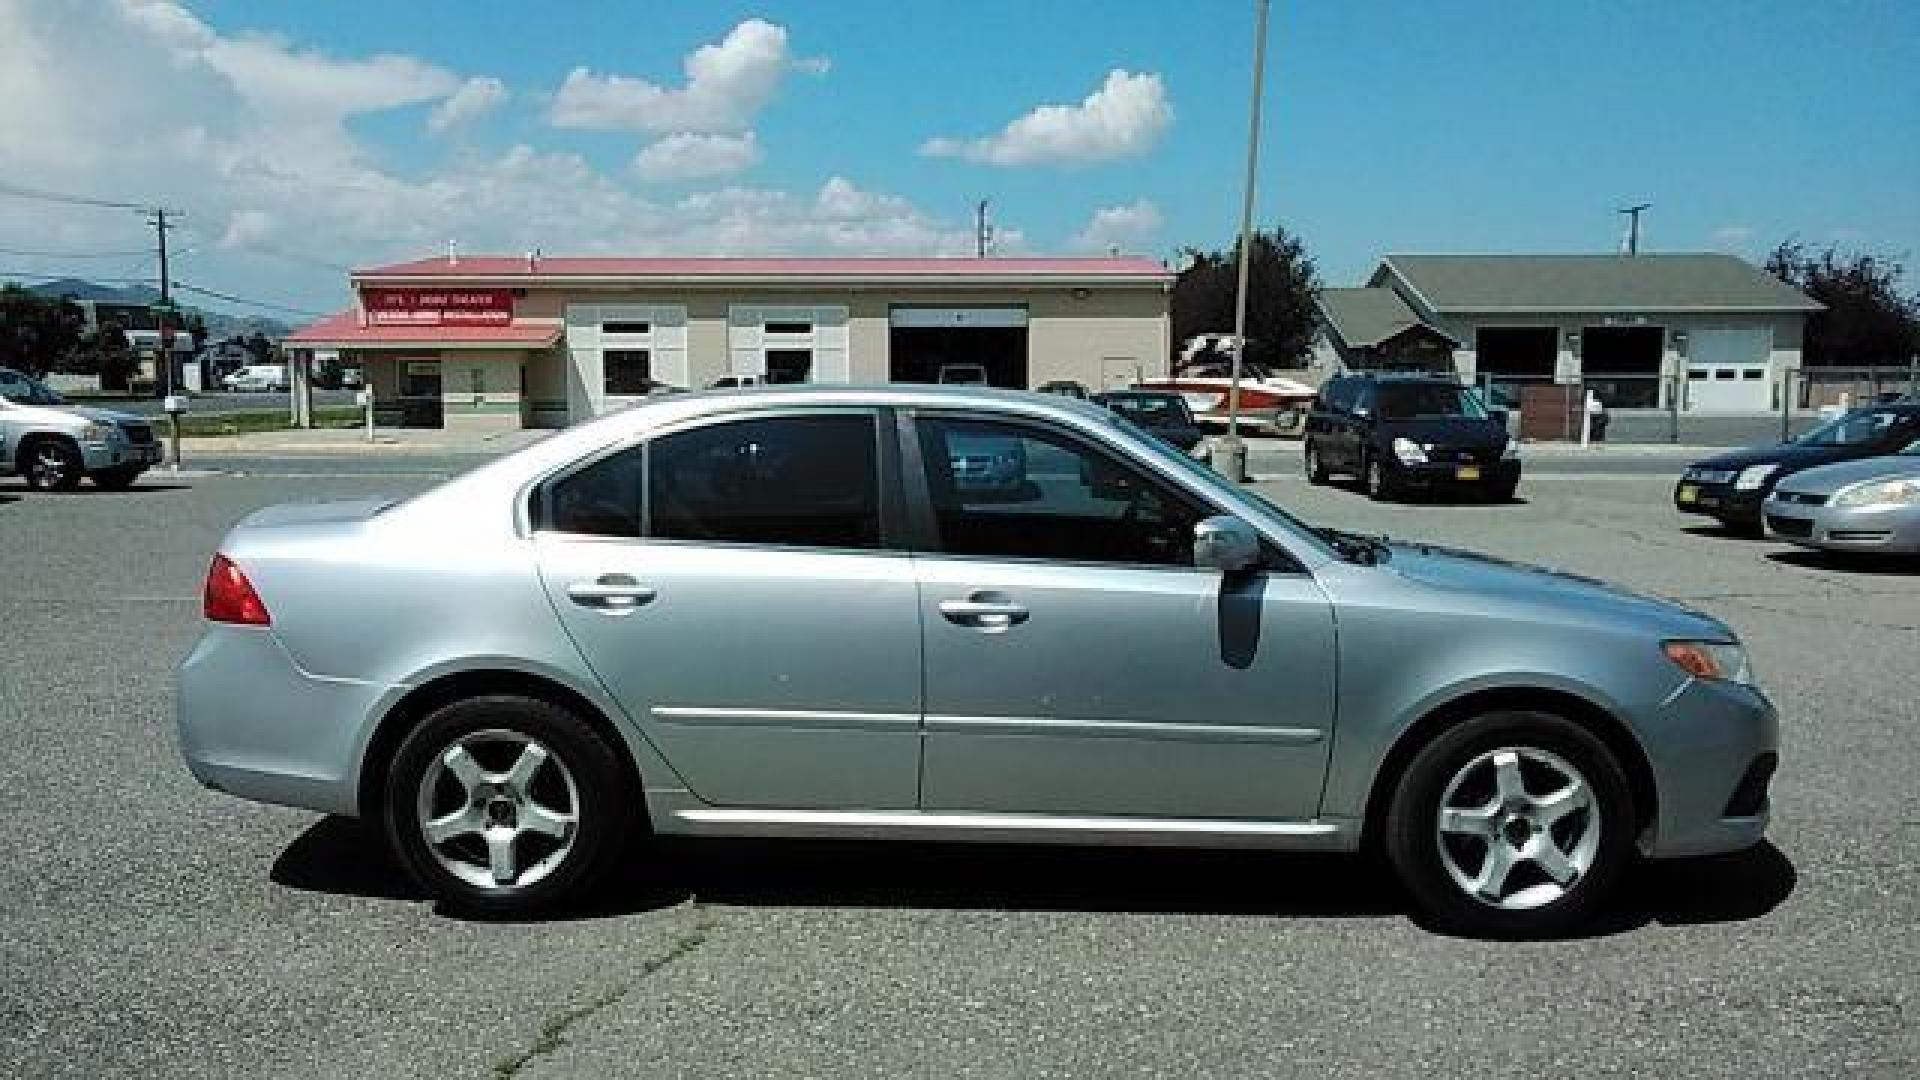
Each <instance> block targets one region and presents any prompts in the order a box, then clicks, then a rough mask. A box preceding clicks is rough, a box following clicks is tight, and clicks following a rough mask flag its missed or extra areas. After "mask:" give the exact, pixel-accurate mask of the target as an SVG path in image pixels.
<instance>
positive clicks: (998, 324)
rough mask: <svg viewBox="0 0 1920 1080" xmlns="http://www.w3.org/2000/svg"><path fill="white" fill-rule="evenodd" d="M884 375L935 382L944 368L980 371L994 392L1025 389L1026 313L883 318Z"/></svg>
mask: <svg viewBox="0 0 1920 1080" xmlns="http://www.w3.org/2000/svg"><path fill="white" fill-rule="evenodd" d="M887 322H888V323H889V324H890V325H889V328H888V334H887V354H888V361H887V369H888V371H887V374H888V377H889V378H890V379H892V380H893V381H894V382H938V381H940V372H941V369H943V368H948V367H950V366H955V365H963V366H965V367H966V368H968V369H972V368H974V367H976V366H977V367H980V368H984V369H985V370H986V374H987V381H988V382H989V383H991V384H992V385H994V386H1004V387H1012V388H1014V389H1018V390H1025V389H1027V388H1028V386H1027V309H1026V308H1025V307H1020V306H1012V305H1009V306H997V307H925V306H917V305H910V304H896V305H894V306H893V307H892V308H891V309H890V310H889V311H888V312H887Z"/></svg>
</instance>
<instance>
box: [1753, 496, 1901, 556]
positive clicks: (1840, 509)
mask: <svg viewBox="0 0 1920 1080" xmlns="http://www.w3.org/2000/svg"><path fill="white" fill-rule="evenodd" d="M1765 517H1766V527H1767V535H1768V536H1770V537H1773V538H1774V539H1776V540H1784V541H1786V542H1787V543H1789V544H1798V545H1800V546H1801V547H1809V548H1819V549H1822V550H1825V551H1881V552H1920V507H1913V506H1860V507H1851V506H1808V505H1805V504H1803V503H1789V502H1782V501H1781V500H1779V499H1768V500H1767V502H1766V508H1765Z"/></svg>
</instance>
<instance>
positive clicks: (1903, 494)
mask: <svg viewBox="0 0 1920 1080" xmlns="http://www.w3.org/2000/svg"><path fill="white" fill-rule="evenodd" d="M1915 503H1920V478H1914V477H1902V478H1900V479H1896V480H1869V481H1867V482H1866V483H1864V484H1852V485H1849V486H1847V487H1843V488H1841V489H1840V491H1839V493H1838V494H1836V495H1834V497H1833V505H1834V506H1912V505H1914V504H1915Z"/></svg>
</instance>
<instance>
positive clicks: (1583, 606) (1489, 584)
mask: <svg viewBox="0 0 1920 1080" xmlns="http://www.w3.org/2000/svg"><path fill="white" fill-rule="evenodd" d="M1392 546H1393V557H1392V559H1391V560H1389V561H1388V563H1387V565H1388V567H1389V568H1391V569H1392V570H1393V571H1394V572H1395V573H1398V574H1399V575H1400V576H1401V577H1403V578H1406V579H1409V580H1411V581H1415V582H1418V583H1420V584H1422V585H1426V586H1429V587H1432V588H1437V589H1445V590H1447V591H1449V592H1460V593H1472V594H1476V595H1478V596H1482V597H1485V598H1487V599H1488V600H1489V601H1503V602H1506V603H1510V604H1514V605H1518V606H1523V607H1529V608H1533V609H1536V610H1537V609H1542V608H1545V609H1551V610H1552V611H1554V612H1555V613H1557V614H1559V615H1569V616H1571V617H1572V618H1573V619H1574V620H1576V621H1582V622H1592V623H1601V624H1605V625H1610V626H1621V625H1624V624H1628V623H1638V624H1640V625H1643V626H1646V627H1647V628H1648V629H1649V631H1650V632H1652V633H1655V634H1657V635H1659V636H1662V637H1671V638H1704V639H1725V640H1731V639H1732V638H1733V632H1732V631H1731V630H1729V629H1727V627H1726V625H1725V624H1724V623H1722V622H1720V621H1719V620H1718V619H1715V618H1714V617H1713V616H1711V615H1708V614H1706V613H1705V612H1702V611H1697V610H1694V609H1693V608H1689V607H1686V606H1685V605H1682V604H1679V603H1676V602H1674V601H1671V600H1665V599H1661V598H1658V597H1652V596H1646V595H1643V594H1641V593H1636V592H1633V591H1631V590H1629V589H1625V588H1622V587H1620V586H1618V585H1615V584H1612V583H1611V582H1606V581H1601V580H1600V579H1598V578H1591V577H1587V576H1585V575H1582V574H1573V573H1568V572H1567V571H1564V570H1554V569H1550V568H1548V567H1543V566H1530V565H1528V564H1525V563H1516V562H1509V561H1508V560H1505V559H1500V558H1496V557H1494V556H1491V555H1483V554H1481V553H1479V552H1476V551H1464V550H1461V549H1458V548H1447V547H1437V546H1434V545H1431V544H1407V543H1395V544H1393V545H1392Z"/></svg>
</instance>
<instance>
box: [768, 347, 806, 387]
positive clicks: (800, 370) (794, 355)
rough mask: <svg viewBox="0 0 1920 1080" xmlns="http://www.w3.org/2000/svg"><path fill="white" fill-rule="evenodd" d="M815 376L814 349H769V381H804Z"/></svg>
mask: <svg viewBox="0 0 1920 1080" xmlns="http://www.w3.org/2000/svg"><path fill="white" fill-rule="evenodd" d="M812 377H813V350H812V349H768V350H767V381H768V382H769V383H803V382H807V381H809V380H810V379H812Z"/></svg>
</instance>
